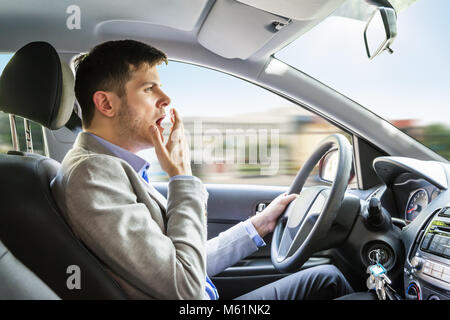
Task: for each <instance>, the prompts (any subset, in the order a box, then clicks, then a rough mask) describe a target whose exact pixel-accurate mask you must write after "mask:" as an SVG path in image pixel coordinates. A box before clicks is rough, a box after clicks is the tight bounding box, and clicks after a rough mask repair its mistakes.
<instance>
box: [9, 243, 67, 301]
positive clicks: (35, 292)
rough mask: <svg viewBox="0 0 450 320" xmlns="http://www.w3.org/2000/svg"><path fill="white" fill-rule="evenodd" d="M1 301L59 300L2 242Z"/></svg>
mask: <svg viewBox="0 0 450 320" xmlns="http://www.w3.org/2000/svg"><path fill="white" fill-rule="evenodd" d="M0 300H59V297H58V296H57V295H56V294H55V293H54V292H53V291H52V290H51V289H50V288H49V287H48V286H47V285H46V284H45V283H44V282H42V281H41V280H40V279H39V278H38V277H37V276H36V275H35V274H34V273H33V272H31V271H30V270H29V269H28V268H27V267H25V266H24V265H23V264H22V263H21V262H20V261H19V260H17V259H16V258H15V257H14V256H13V255H12V254H11V252H9V251H8V249H7V248H6V247H5V246H4V244H3V243H2V242H1V241H0Z"/></svg>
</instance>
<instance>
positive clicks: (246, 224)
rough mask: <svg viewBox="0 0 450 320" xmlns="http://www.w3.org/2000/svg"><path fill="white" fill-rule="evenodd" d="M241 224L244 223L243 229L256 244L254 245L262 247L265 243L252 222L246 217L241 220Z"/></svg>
mask: <svg viewBox="0 0 450 320" xmlns="http://www.w3.org/2000/svg"><path fill="white" fill-rule="evenodd" d="M243 224H244V228H245V231H247V233H248V235H249V236H250V238H252V240H253V242H254V243H255V244H256V246H257V247H258V248H259V247H264V246H265V245H266V243H265V242H264V240H263V238H261V236H260V235H259V234H258V232H257V231H256V229H255V226H254V225H253V223H252V222H251V221H250V220H249V219H247V220H245V221H244V222H243Z"/></svg>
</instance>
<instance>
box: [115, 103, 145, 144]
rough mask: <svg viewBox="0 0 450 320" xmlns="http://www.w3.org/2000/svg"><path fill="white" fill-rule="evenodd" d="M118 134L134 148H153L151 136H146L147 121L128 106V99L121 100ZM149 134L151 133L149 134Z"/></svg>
mask: <svg viewBox="0 0 450 320" xmlns="http://www.w3.org/2000/svg"><path fill="white" fill-rule="evenodd" d="M118 121H119V124H118V133H119V136H120V137H121V139H123V140H125V141H127V144H128V145H130V146H133V147H134V148H138V149H140V150H142V149H148V148H150V147H153V144H152V142H151V140H150V137H149V136H146V135H144V132H143V130H144V129H145V128H144V127H145V119H140V118H139V117H138V116H137V115H136V113H135V112H134V111H133V110H132V108H130V106H129V105H128V102H127V99H126V97H123V98H121V104H120V109H119V113H118ZM148 133H149V132H148Z"/></svg>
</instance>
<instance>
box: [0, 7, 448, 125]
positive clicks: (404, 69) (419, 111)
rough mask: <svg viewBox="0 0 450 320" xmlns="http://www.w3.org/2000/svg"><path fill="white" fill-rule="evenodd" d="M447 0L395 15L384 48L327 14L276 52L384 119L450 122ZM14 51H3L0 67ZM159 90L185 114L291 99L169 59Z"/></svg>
mask: <svg viewBox="0 0 450 320" xmlns="http://www.w3.org/2000/svg"><path fill="white" fill-rule="evenodd" d="M448 12H450V1H449V0H418V1H416V2H414V3H413V4H412V5H411V6H410V7H408V8H406V9H404V10H402V11H401V12H400V13H399V15H398V36H397V38H396V39H395V41H394V43H393V45H392V46H391V47H392V49H393V50H394V54H392V55H390V54H388V53H387V52H384V53H382V54H381V55H380V56H378V57H376V58H375V59H373V60H369V59H368V58H367V57H366V55H365V49H364V42H363V36H362V35H363V30H364V27H365V24H364V23H363V22H361V21H357V20H352V19H346V18H342V17H329V18H328V19H326V20H325V21H324V22H322V23H321V24H319V25H318V26H316V27H315V28H314V29H313V30H311V31H310V32H308V33H306V34H305V35H303V36H302V37H300V38H299V39H298V40H296V41H294V42H293V43H292V44H291V45H289V46H287V47H286V48H285V49H284V50H282V51H281V52H280V53H278V54H277V55H276V57H277V58H278V59H280V60H282V61H285V62H286V63H288V64H291V65H292V66H294V67H296V68H298V69H299V70H302V71H303V72H305V73H307V74H309V75H310V76H312V77H314V78H316V79H318V80H319V81H321V82H323V83H325V84H326V85H328V86H330V87H332V88H333V89H336V90H337V91H339V92H341V93H343V94H344V95H346V96H348V97H349V98H351V99H353V100H355V101H356V102H358V103H360V104H362V105H363V106H364V107H366V108H368V109H370V110H372V111H374V112H375V113H377V114H379V115H380V116H381V117H383V118H385V119H388V120H395V119H421V121H422V123H423V124H427V123H432V122H440V123H444V124H446V125H449V126H450V72H449V70H450V59H448V57H447V55H448V54H449V52H450V35H449V30H450V19H448V17H447V15H448ZM10 57H11V55H10V54H8V55H4V54H0V71H1V70H3V67H4V65H6V63H7V61H8V60H9V58H10ZM158 71H159V74H160V78H161V81H162V84H163V87H162V89H163V90H164V91H165V92H166V93H167V94H168V95H169V96H170V97H171V100H172V103H171V106H172V107H176V108H177V109H178V110H179V111H180V113H181V114H182V115H183V116H205V115H208V116H229V115H236V114H240V113H243V112H245V113H250V112H261V111H264V110H268V109H272V108H275V107H283V106H290V105H292V103H290V102H288V101H286V100H284V99H282V98H280V97H278V96H276V95H274V94H272V93H270V92H268V91H266V90H264V89H262V88H259V87H257V86H254V85H252V84H250V83H247V82H245V81H242V80H240V79H237V78H233V77H231V76H229V75H225V74H221V73H220V72H216V71H213V70H209V69H205V68H201V67H196V66H191V65H187V64H182V63H177V62H173V61H170V62H169V64H168V65H167V66H166V65H161V66H159V67H158Z"/></svg>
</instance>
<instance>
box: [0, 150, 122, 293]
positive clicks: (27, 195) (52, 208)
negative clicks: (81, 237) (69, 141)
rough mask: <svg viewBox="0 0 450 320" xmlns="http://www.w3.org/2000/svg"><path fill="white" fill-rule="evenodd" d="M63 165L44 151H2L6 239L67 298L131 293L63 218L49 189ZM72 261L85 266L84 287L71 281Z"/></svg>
mask: <svg viewBox="0 0 450 320" xmlns="http://www.w3.org/2000/svg"><path fill="white" fill-rule="evenodd" d="M58 168H59V163H58V162H57V161H55V160H52V159H49V158H46V157H43V156H39V155H33V156H32V157H27V156H20V155H0V177H1V178H0V179H1V182H0V194H1V197H2V199H3V200H2V204H3V207H2V214H0V237H1V239H2V240H3V242H4V243H5V245H6V246H7V247H8V248H9V249H10V250H11V252H13V253H14V255H15V256H16V257H17V258H18V259H19V260H20V261H22V262H23V263H24V264H25V265H26V266H28V268H30V269H31V270H32V271H33V272H34V273H35V274H36V275H37V276H39V277H40V278H41V279H42V280H43V281H44V282H45V283H46V284H47V285H48V286H49V287H50V288H52V289H53V290H54V291H55V293H56V294H57V295H58V296H60V297H61V298H62V299H126V296H125V295H124V294H123V292H122V290H121V289H120V287H119V286H118V285H117V283H116V282H115V281H114V280H113V279H112V278H111V277H110V275H109V274H108V273H107V272H106V270H105V269H104V268H103V266H102V265H101V263H100V262H99V261H98V260H97V259H96V258H95V257H94V256H93V255H92V254H91V253H90V252H89V251H88V250H87V249H86V248H85V247H84V245H83V244H82V243H81V242H79V241H78V240H77V238H76V237H75V236H74V235H73V233H72V231H71V230H70V228H69V226H68V225H67V224H66V222H65V221H64V219H63V218H62V216H61V214H60V212H59V209H58V207H57V204H56V202H55V201H54V200H53V198H52V193H51V189H50V182H51V180H52V179H53V178H54V176H55V175H56V172H57V170H58ZM6 199H7V200H6ZM72 265H75V266H78V267H79V268H80V271H81V289H80V290H79V289H70V288H68V286H67V279H68V277H69V276H70V274H68V273H67V270H68V268H69V267H70V266H72Z"/></svg>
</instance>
